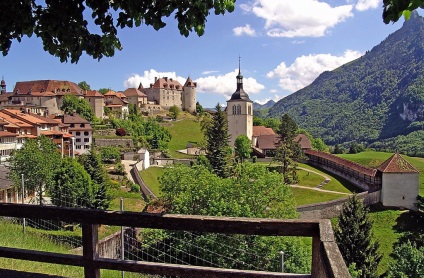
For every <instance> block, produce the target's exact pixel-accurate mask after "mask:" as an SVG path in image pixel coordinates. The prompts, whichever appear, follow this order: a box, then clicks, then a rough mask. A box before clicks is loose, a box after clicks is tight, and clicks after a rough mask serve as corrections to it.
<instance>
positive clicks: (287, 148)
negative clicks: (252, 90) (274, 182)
mask: <svg viewBox="0 0 424 278" xmlns="http://www.w3.org/2000/svg"><path fill="white" fill-rule="evenodd" d="M297 130H298V128H297V124H296V123H295V122H294V121H293V120H292V118H290V116H289V115H288V114H284V115H283V116H282V117H281V125H280V131H279V135H280V141H279V146H278V148H277V152H276V154H275V157H274V160H276V161H280V162H281V173H282V174H283V176H284V181H285V182H286V183H291V182H293V181H297V173H296V163H295V161H294V160H295V159H299V158H300V157H301V149H300V146H299V143H298V142H295V140H294V139H295V137H296V135H297ZM290 174H291V178H290Z"/></svg>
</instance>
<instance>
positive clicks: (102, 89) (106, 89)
mask: <svg viewBox="0 0 424 278" xmlns="http://www.w3.org/2000/svg"><path fill="white" fill-rule="evenodd" d="M98 91H99V92H100V93H101V94H102V95H104V94H106V93H107V92H109V91H110V89H108V88H100V89H99V90H98Z"/></svg>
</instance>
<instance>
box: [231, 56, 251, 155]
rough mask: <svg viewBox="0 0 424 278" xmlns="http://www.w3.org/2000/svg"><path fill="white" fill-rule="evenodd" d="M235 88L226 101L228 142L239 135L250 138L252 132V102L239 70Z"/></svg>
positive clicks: (232, 141) (232, 144)
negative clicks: (245, 89)
mask: <svg viewBox="0 0 424 278" xmlns="http://www.w3.org/2000/svg"><path fill="white" fill-rule="evenodd" d="M236 78H237V90H236V91H235V92H234V93H233V94H232V96H231V98H230V99H229V100H228V101H227V118H228V132H229V134H230V136H231V137H230V140H229V144H230V146H232V147H233V146H234V142H235V140H236V138H237V137H238V136H239V135H243V134H244V135H246V136H247V137H248V138H249V139H250V140H252V134H253V102H252V101H251V100H250V98H249V95H248V94H247V93H246V92H245V91H244V89H243V76H242V75H241V71H240V60H239V73H238V75H237V77H236Z"/></svg>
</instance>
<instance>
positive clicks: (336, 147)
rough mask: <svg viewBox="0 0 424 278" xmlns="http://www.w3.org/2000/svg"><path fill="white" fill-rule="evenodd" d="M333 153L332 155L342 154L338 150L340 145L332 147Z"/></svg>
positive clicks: (340, 150)
mask: <svg viewBox="0 0 424 278" xmlns="http://www.w3.org/2000/svg"><path fill="white" fill-rule="evenodd" d="M333 153H334V154H341V153H343V150H342V149H341V148H340V145H339V144H336V145H335V146H334V152H333Z"/></svg>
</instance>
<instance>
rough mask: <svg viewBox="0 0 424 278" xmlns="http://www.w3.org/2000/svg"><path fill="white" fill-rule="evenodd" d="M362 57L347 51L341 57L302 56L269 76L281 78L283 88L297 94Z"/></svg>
mask: <svg viewBox="0 0 424 278" xmlns="http://www.w3.org/2000/svg"><path fill="white" fill-rule="evenodd" d="M361 55H362V54H361V53H360V52H358V51H353V50H346V51H345V52H344V53H343V55H341V56H333V55H331V54H314V55H308V56H301V57H298V58H296V60H295V61H294V63H293V64H291V65H290V66H288V67H287V66H286V64H285V63H284V62H282V63H281V64H280V65H278V66H277V67H276V68H275V69H274V70H272V71H270V72H268V73H267V76H268V77H269V78H279V79H280V80H279V85H280V87H281V88H283V89H285V90H288V91H291V92H295V91H297V90H300V89H302V88H304V87H305V86H307V85H309V84H311V83H312V81H314V80H315V78H317V77H318V75H320V74H321V73H322V72H324V71H328V70H333V69H335V68H338V67H339V66H341V65H343V64H345V63H347V62H350V61H352V60H354V59H356V58H358V57H360V56H361Z"/></svg>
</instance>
